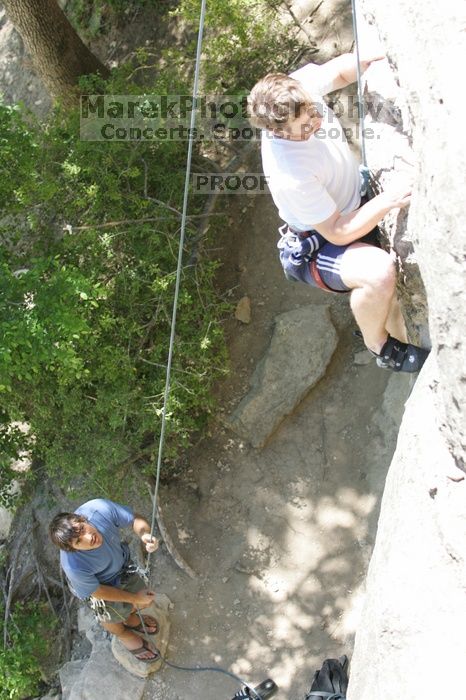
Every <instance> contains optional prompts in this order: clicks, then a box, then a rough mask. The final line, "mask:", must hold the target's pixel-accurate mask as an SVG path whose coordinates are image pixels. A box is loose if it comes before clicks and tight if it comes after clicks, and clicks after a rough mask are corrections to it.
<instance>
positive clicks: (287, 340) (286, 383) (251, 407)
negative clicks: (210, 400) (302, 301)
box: [230, 305, 337, 447]
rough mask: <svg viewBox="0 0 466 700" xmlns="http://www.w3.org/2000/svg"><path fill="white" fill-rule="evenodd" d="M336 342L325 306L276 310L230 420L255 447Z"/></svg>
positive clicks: (298, 397)
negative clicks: (264, 346)
mask: <svg viewBox="0 0 466 700" xmlns="http://www.w3.org/2000/svg"><path fill="white" fill-rule="evenodd" d="M336 345H337V333H336V330H335V328H334V326H333V324H332V321H331V318H330V312H329V309H328V307H327V306H315V305H314V306H307V307H304V308H299V309H294V310H293V311H287V312H285V313H282V314H279V315H278V316H277V317H276V318H275V327H274V332H273V335H272V339H271V341H270V345H269V347H268V348H267V350H266V352H265V354H264V356H263V358H262V359H261V361H260V362H259V363H258V365H257V367H256V369H255V371H254V374H253V377H252V380H251V389H250V391H249V392H248V394H247V395H246V396H245V397H244V398H243V400H242V401H241V403H240V404H239V406H238V407H237V408H236V410H235V411H234V413H233V415H232V417H231V419H230V425H231V427H232V428H233V429H234V430H236V431H237V432H238V433H239V434H240V435H242V436H243V437H244V438H246V439H247V440H248V442H250V443H251V444H252V445H253V446H254V447H261V446H262V445H264V443H265V442H266V440H267V439H268V438H269V437H270V435H272V433H273V432H274V430H275V429H276V428H277V426H278V425H279V424H280V423H281V421H282V420H283V419H284V418H285V417H286V416H287V415H289V414H290V413H291V412H292V411H293V410H294V409H295V408H296V406H297V405H298V404H299V403H300V402H301V401H302V399H303V398H304V397H305V396H306V394H307V393H308V392H309V391H310V390H311V389H312V387H313V386H314V385H315V384H316V383H317V382H318V381H319V379H321V378H322V377H323V375H324V373H325V370H326V368H327V365H328V363H329V362H330V359H331V357H332V355H333V352H334V350H335V348H336Z"/></svg>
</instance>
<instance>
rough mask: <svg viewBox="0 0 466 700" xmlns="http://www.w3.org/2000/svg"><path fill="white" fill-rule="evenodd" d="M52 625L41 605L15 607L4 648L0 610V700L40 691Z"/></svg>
mask: <svg viewBox="0 0 466 700" xmlns="http://www.w3.org/2000/svg"><path fill="white" fill-rule="evenodd" d="M54 627H55V621H54V619H53V617H52V616H51V615H50V611H49V610H48V609H47V607H46V606H44V605H43V604H41V603H39V604H38V603H17V604H16V605H15V607H14V610H13V612H12V613H11V615H10V619H9V621H8V644H7V646H6V647H3V633H4V609H3V606H0V638H1V641H0V698H1V700H7V699H8V700H22V699H23V698H28V697H32V696H34V695H37V694H38V693H40V691H41V671H40V668H41V662H42V660H45V659H46V658H47V656H48V655H49V654H50V652H51V646H52V641H51V638H52V634H53V630H54Z"/></svg>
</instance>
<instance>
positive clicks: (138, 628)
mask: <svg viewBox="0 0 466 700" xmlns="http://www.w3.org/2000/svg"><path fill="white" fill-rule="evenodd" d="M142 619H143V620H144V624H142V622H140V623H139V624H138V625H135V626H134V627H132V626H131V625H127V624H126V623H125V622H123V626H124V627H126V629H128V630H131V631H132V632H140V633H142V634H157V632H158V631H159V623H158V622H157V620H156V619H155V617H152V615H142ZM148 627H154V628H155V629H153V630H152V631H151V632H149V630H148V629H147V628H148Z"/></svg>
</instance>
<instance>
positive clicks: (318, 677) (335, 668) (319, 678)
mask: <svg viewBox="0 0 466 700" xmlns="http://www.w3.org/2000/svg"><path fill="white" fill-rule="evenodd" d="M347 666H348V657H347V656H340V658H339V659H326V660H325V661H324V663H323V664H322V668H321V669H320V670H319V671H316V672H315V674H314V678H313V681H312V685H311V689H310V691H309V692H308V693H307V695H306V697H305V700H345V698H346V691H347V689H348V674H347V672H346V669H347Z"/></svg>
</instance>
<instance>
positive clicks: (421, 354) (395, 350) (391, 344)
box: [373, 335, 430, 372]
mask: <svg viewBox="0 0 466 700" xmlns="http://www.w3.org/2000/svg"><path fill="white" fill-rule="evenodd" d="M429 352H430V351H429V350H424V348H419V347H418V346H417V345H411V343H402V342H401V340H397V339H396V338H392V336H391V335H389V336H388V339H387V342H386V343H385V345H384V346H383V348H382V350H381V351H380V354H379V355H376V358H377V359H376V362H377V365H378V366H379V367H381V368H382V369H391V370H393V371H394V372H419V370H420V369H421V367H422V365H423V364H424V362H425V361H426V360H427V356H428V355H429ZM373 354H375V353H373Z"/></svg>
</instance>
